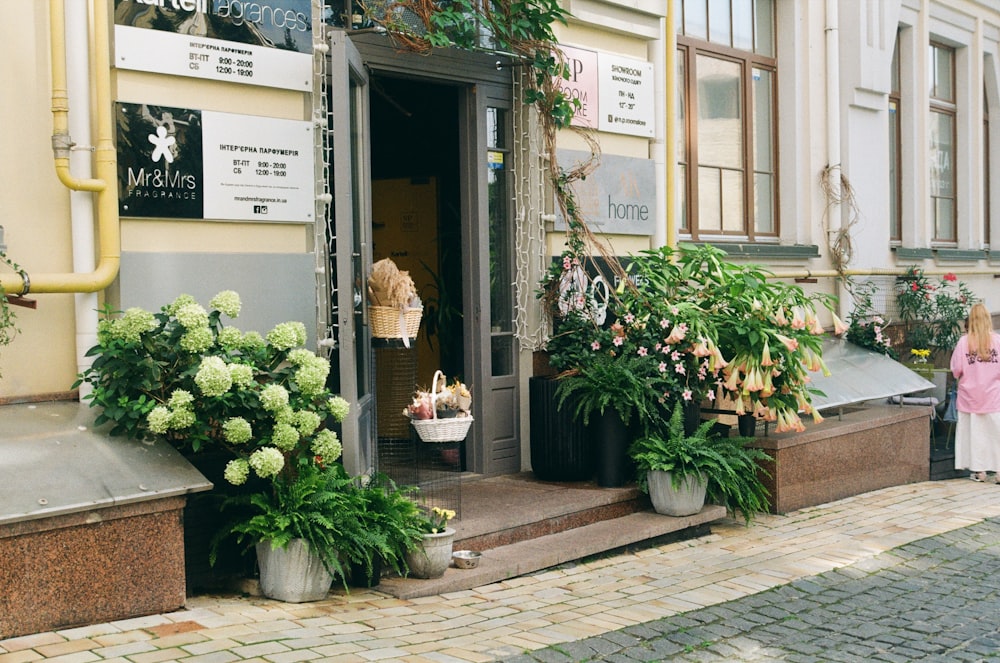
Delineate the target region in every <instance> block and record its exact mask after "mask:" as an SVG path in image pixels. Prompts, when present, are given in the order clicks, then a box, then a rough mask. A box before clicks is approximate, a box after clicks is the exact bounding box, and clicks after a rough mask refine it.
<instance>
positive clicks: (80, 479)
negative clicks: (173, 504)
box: [0, 401, 212, 525]
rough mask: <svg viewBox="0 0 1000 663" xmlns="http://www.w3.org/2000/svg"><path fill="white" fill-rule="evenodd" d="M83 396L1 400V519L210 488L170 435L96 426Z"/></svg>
mask: <svg viewBox="0 0 1000 663" xmlns="http://www.w3.org/2000/svg"><path fill="white" fill-rule="evenodd" d="M96 415H97V412H96V410H92V409H91V408H90V407H88V406H87V405H84V404H81V403H78V402H65V401H63V402H49V403H37V404H31V405H4V406H2V407H0V525H4V524H8V523H17V522H22V521H27V520H34V519H36V518H44V517H49V516H57V515H64V514H70V513H78V512H82V511H91V510H94V509H100V508H107V507H111V506H119V505H123V504H131V503H136V502H145V501H148V500H155V499H163V498H166V497H173V496H177V495H185V494H188V493H194V492H199V491H203V490H209V489H210V488H211V487H212V484H211V483H210V482H209V481H208V480H207V479H205V477H204V476H202V474H201V473H200V472H199V471H198V470H196V469H195V468H194V467H193V466H192V465H191V464H190V463H188V462H187V460H185V459H184V457H183V456H181V455H180V453H178V452H177V450H175V449H174V448H173V447H171V446H170V445H168V444H167V443H166V442H162V441H157V442H150V443H143V442H134V441H132V440H127V439H125V438H122V437H114V438H112V437H109V436H108V435H107V434H106V433H103V434H102V433H101V432H100V430H96V431H95V430H94V428H93V422H94V417H95V416H96Z"/></svg>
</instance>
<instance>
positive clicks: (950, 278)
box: [944, 272, 958, 281]
mask: <svg viewBox="0 0 1000 663" xmlns="http://www.w3.org/2000/svg"><path fill="white" fill-rule="evenodd" d="M944 280H945V281H957V280H958V277H957V276H955V274H954V273H952V272H948V273H947V274H945V275H944Z"/></svg>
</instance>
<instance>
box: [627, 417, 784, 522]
mask: <svg viewBox="0 0 1000 663" xmlns="http://www.w3.org/2000/svg"><path fill="white" fill-rule="evenodd" d="M714 424H715V422H714V420H710V421H705V422H703V423H702V424H701V425H700V426H698V428H697V430H695V431H694V433H692V434H690V435H689V434H687V433H685V432H684V414H683V407H682V406H681V404H680V403H678V404H677V405H675V406H674V409H673V413H672V414H671V416H670V420H669V422H668V423H667V425H666V427H664V428H661V429H658V430H657V429H653V430H649V431H647V432H646V434H645V435H643V436H642V437H640V438H639V439H637V440H636V441H635V442H634V443H633V444H632V447H631V448H630V450H629V453H630V454H631V456H632V458H633V459H634V460H635V465H636V470H637V473H638V483H639V488H640V490H643V491H644V492H648V491H649V480H648V478H649V474H650V473H651V472H669V473H670V478H671V482H672V484H673V486H674V488H679V487H680V486H681V484H682V483H683V482H685V481H687V480H689V479H690V478H694V480H695V481H705V482H706V484H707V486H706V489H707V497H708V499H710V500H712V501H715V502H718V503H720V504H725V505H726V507H727V509H728V510H729V512H730V513H731V514H734V515H735V514H736V512H737V511H738V512H739V513H740V514H742V516H743V518H744V520H745V521H746V522H747V523H750V522H751V520H752V519H753V518H754V516H755V515H756V514H758V513H761V512H763V511H765V510H766V509H767V507H768V502H767V496H768V491H767V488H766V487H765V486H764V484H763V482H762V481H761V476H762V475H764V473H765V471H764V470H763V468H762V467H761V463H762V462H764V461H768V460H770V457H769V456H768V455H767V454H766V453H764V452H763V451H762V450H760V449H757V448H754V447H750V446H747V442H748V441H750V440H751V439H752V438H743V437H721V436H719V435H716V434H714V433H713V432H712V428H713V426H714Z"/></svg>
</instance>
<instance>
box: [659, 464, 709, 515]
mask: <svg viewBox="0 0 1000 663" xmlns="http://www.w3.org/2000/svg"><path fill="white" fill-rule="evenodd" d="M646 482H647V484H648V485H649V499H650V500H652V502H653V509H654V510H655V511H656V513H661V514H663V515H665V516H692V515H694V514H696V513H698V512H699V511H701V509H702V507H703V506H705V490H706V489H707V488H708V481H706V480H705V477H703V476H695V475H690V474H689V475H688V476H686V477H684V478H683V479H682V480H681V482H680V484H679V485H678V487H677V488H674V484H673V476H672V475H671V474H670V472H661V471H659V470H651V471H649V472H648V473H647V474H646Z"/></svg>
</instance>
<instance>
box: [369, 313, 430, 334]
mask: <svg viewBox="0 0 1000 663" xmlns="http://www.w3.org/2000/svg"><path fill="white" fill-rule="evenodd" d="M423 314H424V309H422V308H394V307H392V306H369V307H368V318H369V320H370V321H371V329H372V336H373V337H375V338H416V337H417V332H418V331H420V318H421V316H422V315H423Z"/></svg>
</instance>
